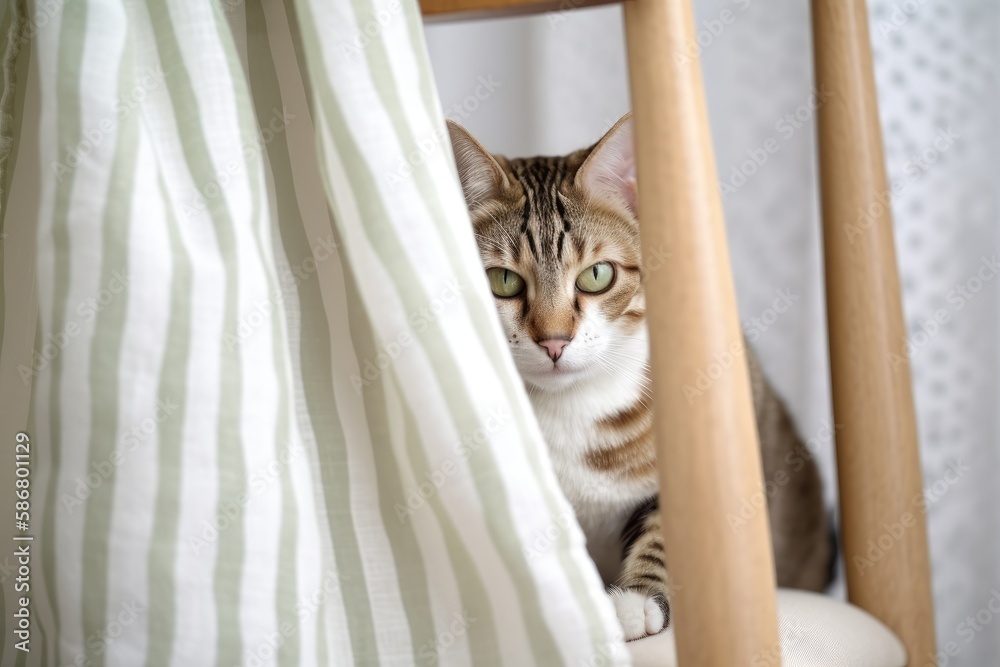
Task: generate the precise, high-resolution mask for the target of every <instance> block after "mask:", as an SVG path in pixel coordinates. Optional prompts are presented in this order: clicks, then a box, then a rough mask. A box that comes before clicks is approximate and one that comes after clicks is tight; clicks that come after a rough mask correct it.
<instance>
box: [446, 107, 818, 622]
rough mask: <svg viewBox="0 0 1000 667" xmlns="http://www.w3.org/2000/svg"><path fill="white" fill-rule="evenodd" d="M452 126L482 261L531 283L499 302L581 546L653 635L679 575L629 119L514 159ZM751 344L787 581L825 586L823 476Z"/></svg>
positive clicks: (630, 618) (625, 608) (620, 605)
mask: <svg viewBox="0 0 1000 667" xmlns="http://www.w3.org/2000/svg"><path fill="white" fill-rule="evenodd" d="M449 130H450V134H451V140H452V146H453V148H454V151H455V157H456V161H457V164H458V169H459V174H460V176H461V181H462V188H463V191H464V193H465V198H466V201H467V203H468V205H469V210H470V214H471V217H472V222H473V225H474V228H475V234H476V239H477V242H478V244H479V250H480V255H481V257H482V260H483V264H484V266H485V268H486V269H490V268H494V267H499V268H502V269H509V270H510V271H513V272H514V273H516V274H517V275H518V276H520V277H521V278H522V279H523V281H524V282H523V291H522V292H521V293H520V294H519V295H516V296H513V297H507V298H500V297H497V298H496V304H497V309H498V311H499V313H500V319H501V321H502V323H503V327H504V329H505V331H506V334H507V337H508V342H509V344H510V350H511V353H512V354H513V357H514V361H515V363H516V365H517V368H518V370H519V371H520V373H521V376H522V377H523V379H524V382H525V385H526V387H527V389H528V393H529V396H530V398H531V402H532V404H533V406H534V409H535V414H536V416H537V418H538V423H539V425H540V426H541V429H542V433H543V435H544V436H545V440H546V442H547V444H548V447H549V451H550V454H551V458H552V462H553V464H554V466H555V470H556V473H557V475H558V477H559V481H560V484H561V486H562V489H563V491H564V492H565V494H566V496H567V498H568V499H569V501H570V503H571V504H572V505H573V508H574V510H575V512H576V517H577V519H578V521H579V523H580V525H581V527H582V528H583V531H584V533H585V534H586V536H587V549H588V551H589V552H590V555H591V557H592V558H593V559H594V561H595V563H596V565H597V568H598V571H599V572H600V574H601V576H602V578H603V579H604V581H605V583H606V584H607V585H608V586H609V593H610V594H611V595H612V597H613V598H614V602H615V606H616V609H617V611H618V617H619V619H620V620H621V622H622V626H623V628H624V630H625V636H626V638H627V639H634V638H636V637H641V636H643V635H645V634H654V633H656V632H659V631H660V630H662V629H663V628H664V627H666V626H667V624H668V623H669V620H670V617H669V609H670V607H669V598H670V585H669V580H668V576H667V571H666V567H665V565H664V557H663V545H662V541H661V540H662V538H661V537H660V511H661V510H660V508H659V507H658V504H657V473H656V465H655V448H654V444H653V440H652V438H653V434H652V412H651V411H650V408H649V404H650V401H649V396H650V387H649V369H648V363H647V362H648V345H647V332H646V321H645V295H644V291H643V281H642V273H641V266H640V248H639V228H638V225H639V223H638V221H637V217H636V189H635V187H636V186H635V176H634V174H635V172H634V157H633V147H632V132H631V119H630V118H629V116H626V117H625V118H623V119H622V120H621V121H619V123H618V124H617V125H616V126H615V127H614V128H612V129H611V130H610V131H609V132H608V133H607V134H606V135H605V137H604V138H603V139H602V140H601V141H599V142H598V143H597V144H595V145H594V146H593V147H591V148H588V149H583V150H580V151H577V152H575V153H571V154H570V155H567V156H565V157H537V158H528V159H510V160H509V159H506V158H503V157H501V156H493V155H491V154H490V153H489V152H487V151H486V150H485V149H484V148H483V147H482V146H481V145H480V144H479V143H478V142H477V141H476V140H475V139H474V138H473V137H472V136H471V135H470V134H468V132H466V131H465V130H464V129H463V128H461V127H460V126H459V125H457V124H455V123H449ZM598 262H606V263H609V264H611V265H612V266H613V268H614V272H615V276H614V280H613V283H612V284H611V285H610V286H609V287H608V288H607V289H606V291H604V292H602V293H599V294H591V293H586V292H583V291H581V289H579V288H577V286H576V284H575V281H576V280H577V277H578V276H579V275H580V273H581V272H582V271H584V270H585V269H588V267H592V266H593V265H594V264H595V263H598ZM595 275H596V274H595ZM747 350H748V355H747V361H748V363H749V369H750V379H751V383H752V388H753V397H754V408H755V411H756V417H757V427H758V429H759V431H760V442H761V447H762V457H763V464H764V472H765V479H774V478H775V477H774V476H775V474H776V473H777V472H778V471H784V473H785V474H787V476H788V483H786V484H784V485H782V486H778V488H777V491H776V493H774V494H773V495H772V496H771V497H770V498H769V499H768V514H769V518H770V522H771V534H772V539H773V545H774V553H775V562H776V567H777V579H778V583H779V585H781V586H786V587H796V588H807V589H812V590H821V589H822V588H823V587H824V585H825V584H826V583H827V581H828V577H829V571H830V562H831V544H830V540H829V532H828V531H829V529H828V524H827V518H826V515H825V512H824V508H823V500H822V489H821V485H820V479H819V476H818V474H817V471H816V468H815V465H814V464H813V462H812V459H811V456H810V455H809V454H808V452H807V451H806V450H805V449H804V448H803V445H802V442H801V440H800V438H799V437H798V435H797V434H796V431H795V428H794V426H793V424H792V422H791V420H790V419H789V416H788V414H787V412H786V410H785V408H784V406H783V405H782V403H781V400H780V399H779V398H778V396H777V395H776V394H775V393H774V391H773V390H772V389H771V387H770V385H769V384H768V382H767V380H766V379H765V378H764V375H763V374H762V372H761V369H760V365H759V363H758V362H757V359H756V357H755V356H754V355H753V353H752V351H750V350H749V348H747ZM663 511H676V510H672V509H671V508H663ZM687 511H692V510H691V509H687Z"/></svg>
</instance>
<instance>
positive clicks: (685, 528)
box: [421, 0, 935, 667]
mask: <svg viewBox="0 0 1000 667" xmlns="http://www.w3.org/2000/svg"><path fill="white" fill-rule="evenodd" d="M601 3H602V0H561V1H560V0H421V6H422V10H423V13H424V15H425V17H426V18H427V19H428V20H433V19H439V18H442V17H443V18H449V19H454V18H468V17H478V18H482V17H484V16H497V15H510V14H512V13H528V12H540V11H551V10H561V11H566V10H568V9H573V8H576V7H582V6H589V5H594V4H601ZM623 4H624V11H625V30H626V37H627V43H628V60H629V70H630V80H631V89H632V107H633V112H634V117H635V131H636V136H638V137H641V141H638V142H637V145H636V148H637V162H638V165H637V166H638V180H639V184H640V186H639V193H640V194H639V207H640V216H639V217H640V220H641V221H642V232H641V234H642V243H643V245H644V246H645V248H647V249H652V248H655V249H664V250H666V251H668V252H669V253H670V254H671V258H672V259H671V261H670V262H669V263H667V264H666V265H665V266H664V267H663V268H661V269H660V270H658V271H656V272H651V273H650V274H649V275H648V276H647V294H648V295H649V296H648V318H649V328H650V347H651V355H652V369H653V376H654V390H655V428H656V433H657V442H658V446H659V452H658V455H659V463H660V482H661V489H662V494H663V498H664V502H665V504H666V505H667V506H668V507H669V506H671V505H675V506H676V505H684V506H686V507H696V508H698V513H693V512H686V513H679V512H673V513H667V514H666V515H665V521H664V523H663V530H664V534H665V544H666V549H667V554H666V555H667V561H668V567H669V569H670V572H671V576H672V577H673V578H674V579H675V580H676V582H677V584H678V586H679V587H680V589H681V590H684V591H691V592H692V593H690V594H683V595H678V596H677V598H676V600H675V603H674V609H673V612H674V618H675V628H676V630H675V632H676V642H677V656H678V659H679V663H680V664H681V665H683V666H684V667H688V666H691V665H713V666H718V667H733V666H734V665H747V664H751V659H752V657H753V656H763V655H771V654H772V653H773V647H774V646H776V645H778V628H777V622H776V609H775V578H774V572H773V556H772V553H771V549H770V539H769V534H768V525H767V520H766V515H765V513H763V512H760V513H758V514H757V515H756V516H754V517H753V518H751V519H750V520H749V521H748V525H747V526H746V527H745V529H743V530H740V531H735V532H734V531H732V530H731V529H730V528H729V526H728V525H727V522H726V519H725V516H726V514H727V513H728V512H730V511H732V510H733V509H734V508H738V507H739V506H740V503H741V501H742V500H743V499H744V498H750V497H752V496H753V495H754V494H756V493H760V492H761V490H762V488H763V484H762V472H761V462H760V457H759V454H758V449H757V447H758V444H757V433H756V427H755V423H754V415H753V410H752V404H751V397H750V389H749V383H748V376H747V371H746V368H745V365H744V364H737V365H736V366H737V367H736V368H734V369H733V371H732V372H728V373H725V374H723V376H722V377H720V378H719V379H718V380H716V382H715V384H714V385H713V387H712V390H711V391H709V392H706V393H705V395H704V396H702V397H701V399H700V400H699V401H696V402H695V403H694V404H690V405H689V404H688V402H687V400H686V399H685V398H684V396H683V394H682V392H681V386H682V385H683V384H685V383H686V382H689V379H690V378H692V377H695V376H696V375H697V373H698V371H699V370H701V369H705V368H707V367H709V366H710V365H711V364H712V363H713V362H714V361H715V359H716V356H717V355H718V354H720V353H721V352H722V351H724V350H728V349H729V348H730V347H731V346H732V345H733V344H734V343H739V342H740V341H741V340H742V338H741V332H740V324H739V319H738V316H737V310H736V300H735V295H734V290H733V281H732V276H731V272H730V265H729V254H728V250H727V246H726V238H725V226H724V222H723V212H722V205H721V201H720V194H719V191H718V186H717V175H716V167H715V160H714V156H713V153H712V144H711V137H710V133H709V126H708V115H707V113H706V109H705V97H704V93H703V89H702V79H701V73H700V67H699V62H698V60H697V59H696V58H695V59H692V58H689V57H686V56H684V57H675V56H682V54H686V53H687V52H688V51H687V45H689V44H692V43H695V35H694V21H693V17H692V10H691V3H690V0H624V3H623ZM812 14H813V35H814V38H813V42H814V46H815V67H816V84H817V86H822V87H824V88H825V90H826V91H828V92H829V93H830V94H831V96H830V98H829V100H828V101H827V102H826V103H825V104H824V105H823V106H822V108H821V109H820V110H819V116H818V118H819V148H820V174H821V191H822V202H823V207H822V212H823V230H824V246H825V260H826V282H827V313H828V319H829V338H830V359H831V368H832V381H833V399H834V418H835V422H836V423H837V425H838V427H839V428H838V429H837V433H836V447H837V464H838V476H839V484H840V504H841V517H842V526H841V530H842V533H841V538H842V543H843V556H844V559H845V562H846V570H847V588H848V596H849V599H850V601H851V602H852V603H853V604H855V605H857V606H859V607H861V608H862V609H864V610H867V611H868V612H870V613H871V614H872V615H874V616H875V617H876V618H878V619H880V620H881V621H882V622H883V623H885V625H887V626H888V627H889V628H890V629H891V630H892V631H893V632H894V633H895V634H896V635H897V636H898V637H899V638H900V639H901V640H902V642H903V644H904V646H905V648H906V649H907V652H908V656H909V658H908V665H909V667H917V665H923V664H925V661H926V660H927V658H928V655H934V653H935V640H934V624H933V604H932V600H931V591H930V572H929V563H928V551H927V537H926V527H925V523H924V519H923V514H922V513H921V512H920V511H919V509H918V507H919V506H918V505H917V504H916V503H915V502H914V499H915V498H919V497H920V494H921V493H922V483H921V471H920V461H919V453H918V448H917V436H916V427H915V418H914V409H913V399H912V395H911V388H910V374H909V367H908V365H907V364H906V363H903V364H901V365H898V367H896V368H895V369H894V368H893V366H892V365H890V364H889V358H890V356H889V355H890V353H891V352H897V351H898V348H899V341H900V340H902V339H904V337H905V328H904V326H903V317H902V308H901V303H900V294H899V285H898V277H897V269H896V261H895V252H894V247H893V231H892V217H891V212H890V211H889V207H888V206H872V207H871V208H872V209H873V210H875V211H878V210H879V209H881V213H879V215H876V216H872V217H873V218H874V223H873V224H867V225H866V226H863V227H859V222H858V221H859V212H860V211H862V210H864V211H869V210H870V209H869V205H870V204H873V203H874V202H878V201H880V197H881V198H884V196H885V194H886V193H887V192H888V191H889V188H888V186H887V182H886V174H885V167H884V160H883V153H882V140H881V132H880V128H879V119H878V111H877V101H876V95H875V84H874V78H873V74H872V64H871V53H870V43H869V37H868V18H867V11H866V6H865V2H864V0H813V2H812ZM644 254H645V253H644ZM900 523H902V524H903V525H904V526H905V530H904V531H903V532H902V534H901V535H900V536H899V537H895V533H894V534H893V545H892V547H891V548H889V549H887V550H884V552H883V553H882V554H881V556H880V557H879V558H877V559H874V560H872V561H871V564H870V566H868V565H867V564H866V565H865V566H864V568H859V567H857V566H856V563H857V562H858V561H856V559H857V558H862V559H867V558H868V556H867V552H868V550H869V543H870V541H871V542H873V543H876V544H877V543H878V540H879V538H880V537H882V536H883V535H884V534H886V532H887V528H886V527H887V526H893V525H895V524H900ZM896 532H898V531H896ZM767 664H777V663H775V662H774V661H771V662H769V663H767Z"/></svg>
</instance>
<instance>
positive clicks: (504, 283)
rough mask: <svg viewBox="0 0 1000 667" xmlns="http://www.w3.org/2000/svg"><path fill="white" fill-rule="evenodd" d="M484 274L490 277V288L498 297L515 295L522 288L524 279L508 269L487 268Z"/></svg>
mask: <svg viewBox="0 0 1000 667" xmlns="http://www.w3.org/2000/svg"><path fill="white" fill-rule="evenodd" d="M486 275H487V277H488V278H489V279H490V289H492V290H493V293H494V294H496V295H497V296H499V297H504V298H507V297H512V296H517V295H518V294H520V293H521V292H522V291H523V290H524V279H523V278H522V277H521V276H519V275H517V274H516V273H514V272H513V271H511V270H510V269H503V268H500V267H496V268H492V269H487V270H486Z"/></svg>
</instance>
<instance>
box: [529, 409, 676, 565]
mask: <svg viewBox="0 0 1000 667" xmlns="http://www.w3.org/2000/svg"><path fill="white" fill-rule="evenodd" d="M576 398H577V399H579V398H580V397H576ZM634 400H635V397H634V396H631V397H630V396H628V395H622V396H620V397H616V396H613V395H607V394H605V395H604V396H601V397H599V400H563V401H551V400H550V401H545V400H539V399H538V398H537V397H536V398H535V399H533V401H532V402H533V403H534V405H535V415H536V417H537V419H538V424H539V426H540V428H541V431H542V435H543V436H544V437H545V441H546V444H547V445H548V450H549V455H550V458H551V460H552V464H553V467H554V468H555V472H556V476H557V477H558V478H559V484H560V486H561V487H562V490H563V493H564V494H565V495H566V498H567V499H568V500H569V502H570V504H571V505H572V506H573V510H574V512H575V514H576V517H577V521H578V522H579V524H580V527H581V528H582V529H583V532H584V535H586V537H587V550H588V551H589V552H590V555H591V557H592V558H593V559H594V561H595V563H596V564H597V567H598V570H599V571H600V573H601V575H602V577H603V578H604V579H605V581H606V582H607V583H612V582H613V581H614V580H615V578H616V577H617V574H618V568H619V565H620V562H621V544H620V536H621V531H622V529H623V528H624V526H625V523H626V522H627V520H628V518H629V517H630V516H631V514H632V512H633V511H634V509H635V507H637V506H638V505H640V504H641V503H642V502H644V501H645V500H647V499H648V498H649V497H650V496H651V495H653V494H655V493H656V481H655V476H653V477H648V478H646V479H630V478H628V476H626V475H623V474H621V472H620V471H615V470H606V469H603V470H602V469H599V468H597V467H595V466H594V465H593V463H592V461H593V456H592V454H593V453H594V452H595V451H598V450H600V449H601V448H602V447H603V446H605V445H606V442H605V441H604V439H603V438H602V437H601V436H600V429H599V428H598V422H599V421H601V420H602V419H606V418H607V417H609V416H611V415H614V414H616V413H617V412H619V411H620V410H622V409H623V408H624V407H626V406H627V405H629V404H630V402H631V401H634Z"/></svg>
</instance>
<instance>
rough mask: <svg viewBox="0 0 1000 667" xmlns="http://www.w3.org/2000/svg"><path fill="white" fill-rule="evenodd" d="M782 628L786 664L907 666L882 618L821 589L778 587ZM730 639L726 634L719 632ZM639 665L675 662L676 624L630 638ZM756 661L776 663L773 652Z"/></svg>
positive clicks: (798, 666) (671, 665)
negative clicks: (672, 626) (881, 620)
mask: <svg viewBox="0 0 1000 667" xmlns="http://www.w3.org/2000/svg"><path fill="white" fill-rule="evenodd" d="M778 633H779V636H780V638H781V661H782V665H783V667H904V666H905V665H906V650H905V649H904V648H903V644H902V643H901V642H900V641H899V639H897V638H896V636H895V635H894V634H893V633H892V632H891V631H890V630H889V628H887V627H885V626H884V625H883V624H882V623H881V622H880V621H879V620H877V619H876V618H875V617H874V616H872V615H871V614H869V613H868V612H865V611H862V610H861V609H858V608H857V607H855V606H853V605H850V604H847V603H846V602H841V601H839V600H834V599H833V598H828V597H826V596H823V595H819V594H817V593H806V592H803V591H793V590H784V589H783V590H779V591H778ZM718 640H719V641H725V637H719V638H718ZM628 648H629V652H630V653H631V654H632V660H633V664H634V666H635V667H676V665H677V655H676V648H675V645H674V631H673V629H672V628H669V629H667V630H666V631H665V632H661V633H660V634H658V635H655V636H652V637H645V638H643V639H639V640H636V641H633V642H629V643H628ZM758 657H759V659H757V660H753V661H752V662H751V664H752V665H753V666H754V667H756V666H757V665H773V664H775V660H774V659H773V657H772V656H770V655H761V656H758Z"/></svg>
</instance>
